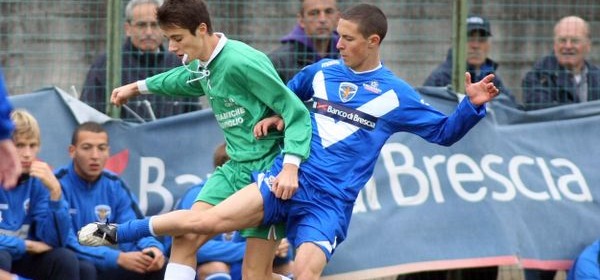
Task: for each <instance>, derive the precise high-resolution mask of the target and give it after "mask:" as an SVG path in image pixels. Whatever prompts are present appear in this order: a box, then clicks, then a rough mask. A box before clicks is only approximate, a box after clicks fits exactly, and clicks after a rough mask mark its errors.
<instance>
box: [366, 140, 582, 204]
mask: <svg viewBox="0 0 600 280" xmlns="http://www.w3.org/2000/svg"><path fill="white" fill-rule="evenodd" d="M394 156H395V157H396V158H397V159H398V156H400V158H401V159H400V160H397V162H400V164H398V163H396V162H395V161H394ZM381 157H382V159H383V165H384V167H385V171H386V172H387V173H388V175H389V179H390V188H391V192H392V196H393V198H394V201H395V202H396V204H397V205H401V206H411V205H420V204H422V203H424V202H425V201H426V200H427V199H428V198H429V192H430V191H431V192H432V194H433V199H434V201H435V202H437V203H443V202H444V201H445V199H444V193H443V191H442V188H441V184H440V177H439V176H440V175H442V174H443V173H442V174H438V171H437V170H438V169H437V168H436V167H442V168H441V169H442V170H443V169H444V168H443V167H444V166H443V165H444V164H445V171H446V174H443V175H445V176H446V178H447V179H448V182H450V186H451V188H452V190H453V191H454V192H455V193H456V194H457V195H458V197H460V198H461V199H463V200H465V201H468V202H478V201H481V200H483V199H485V198H486V196H491V198H492V199H493V200H497V201H511V200H513V199H515V197H516V196H517V194H520V195H523V196H525V197H526V198H528V199H532V200H539V201H544V200H550V199H552V200H561V199H563V198H565V199H569V200H572V201H575V202H590V201H592V195H591V192H590V189H589V186H588V184H587V182H586V180H585V178H584V176H583V174H582V173H581V170H580V169H579V168H578V167H577V165H575V164H574V163H573V162H571V161H570V160H568V159H565V158H555V159H552V160H550V161H549V163H550V164H549V165H548V162H547V161H546V160H545V159H544V158H541V157H535V158H532V157H528V156H523V155H517V156H514V157H512V158H510V160H508V163H507V166H505V167H506V169H507V171H508V172H507V173H508V174H507V175H504V174H502V173H501V172H498V171H497V170H498V168H499V167H502V166H503V164H504V158H502V157H501V156H498V155H494V154H487V155H484V156H483V157H482V158H481V160H480V162H479V163H477V162H476V161H475V160H474V159H473V158H471V157H469V156H468V155H465V154H453V155H450V156H445V155H433V156H431V157H423V159H422V160H423V166H424V167H425V168H424V169H425V171H423V170H421V169H419V168H418V167H417V166H416V165H415V159H414V155H413V153H412V151H411V150H410V149H409V148H408V147H407V146H405V145H402V144H400V143H388V144H386V145H384V146H383V149H382V150H381ZM524 170H528V171H529V172H531V171H532V170H533V171H538V172H539V174H540V177H541V178H543V180H544V182H545V189H544V190H541V191H540V190H539V189H540V187H537V186H536V188H535V189H536V191H534V190H532V189H531V186H527V185H526V184H525V183H524V182H523V180H522V179H521V172H523V171H524ZM553 170H556V172H552V171H553ZM558 171H560V172H558ZM407 177H408V178H409V179H410V180H414V181H415V183H416V184H415V186H416V187H417V191H416V193H415V194H411V195H406V194H405V193H404V191H403V190H404V189H403V187H402V185H401V183H400V178H403V179H406V178H407ZM488 179H491V180H492V181H495V182H497V183H499V187H498V188H494V189H491V188H489V187H488V186H485V185H483V183H484V182H485V181H486V180H488ZM371 181H372V180H370V181H369V182H371ZM477 183H482V185H480V186H478V187H477V188H476V189H473V185H474V184H475V185H476V184H477ZM372 184H373V186H370V190H367V192H368V193H372V192H373V189H375V188H376V186H375V183H374V182H372ZM466 184H467V185H469V186H470V188H465V185H466ZM367 185H368V186H369V184H367ZM375 193H376V192H375ZM360 196H362V194H360ZM359 198H360V199H359V200H357V201H358V202H359V203H357V206H358V207H359V208H357V210H355V211H357V212H362V211H367V209H366V207H365V206H364V203H365V202H364V201H363V200H362V198H361V197H359ZM371 199H372V200H373V201H377V198H376V197H374V198H371ZM367 203H369V201H367ZM377 203H378V202H377ZM369 206H371V205H370V204H369ZM379 207H380V206H379ZM371 209H372V210H375V208H373V207H371ZM377 209H378V208H377Z"/></svg>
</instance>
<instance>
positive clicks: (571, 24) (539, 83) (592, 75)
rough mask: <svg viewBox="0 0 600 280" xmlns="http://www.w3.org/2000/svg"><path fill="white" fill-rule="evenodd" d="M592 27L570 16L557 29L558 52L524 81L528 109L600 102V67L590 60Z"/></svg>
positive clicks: (542, 62) (538, 64)
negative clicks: (588, 57) (598, 100)
mask: <svg viewBox="0 0 600 280" xmlns="http://www.w3.org/2000/svg"><path fill="white" fill-rule="evenodd" d="M590 49H591V40H590V37H589V26H588V24H587V23H586V22H585V20H583V19H582V18H579V17H576V16H568V17H564V18H562V19H561V20H560V21H558V23H557V24H556V25H555V26H554V52H553V53H552V54H550V55H548V56H546V57H543V58H542V59H540V60H539V61H538V62H536V63H535V65H534V66H533V69H532V70H531V71H529V72H528V73H527V74H526V75H525V78H524V79H523V82H522V86H523V98H524V101H525V106H526V109H529V110H532V109H540V108H546V107H552V106H558V105H563V104H570V103H578V102H586V101H592V100H597V99H600V68H598V66H596V65H593V64H591V63H590V62H589V61H587V60H586V57H587V55H588V54H589V52H590Z"/></svg>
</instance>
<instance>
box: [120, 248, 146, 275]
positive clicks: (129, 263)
mask: <svg viewBox="0 0 600 280" xmlns="http://www.w3.org/2000/svg"><path fill="white" fill-rule="evenodd" d="M153 260H154V258H152V257H150V256H148V255H147V254H144V253H142V252H141V251H136V252H121V253H119V257H118V258H117V264H118V265H119V266H120V267H122V268H124V269H127V270H129V271H133V272H137V273H140V274H142V273H146V272H147V269H148V267H150V264H151V263H152V261H153Z"/></svg>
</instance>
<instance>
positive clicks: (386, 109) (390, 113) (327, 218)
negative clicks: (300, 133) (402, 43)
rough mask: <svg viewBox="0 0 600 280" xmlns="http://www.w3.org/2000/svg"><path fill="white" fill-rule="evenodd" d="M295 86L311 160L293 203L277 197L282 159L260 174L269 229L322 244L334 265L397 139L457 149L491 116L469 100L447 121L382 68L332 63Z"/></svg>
mask: <svg viewBox="0 0 600 280" xmlns="http://www.w3.org/2000/svg"><path fill="white" fill-rule="evenodd" d="M288 87H290V89H292V91H294V92H295V93H296V94H297V95H298V96H299V97H300V99H302V100H303V101H305V102H308V103H309V104H310V107H311V114H310V116H311V120H312V140H311V149H310V156H309V158H308V159H307V160H306V161H304V162H303V163H302V164H301V165H300V169H299V173H298V183H299V186H300V187H299V188H298V190H297V191H296V193H295V194H294V195H293V196H292V198H291V199H289V200H281V199H277V198H276V197H275V196H274V195H273V193H272V192H271V191H270V189H271V182H272V180H271V179H272V178H273V177H274V176H276V174H278V173H279V171H280V170H281V168H282V158H281V156H280V157H278V158H277V159H276V160H275V162H274V163H273V166H272V167H271V169H270V170H269V171H267V172H265V173H260V174H255V179H256V181H257V183H258V184H259V186H260V191H261V195H262V197H263V202H264V204H263V205H264V220H263V223H264V224H273V223H277V222H281V221H286V222H287V237H288V239H289V240H290V242H291V243H292V244H293V245H294V246H296V247H297V246H300V245H301V244H302V243H305V242H312V243H314V244H317V245H318V246H319V247H321V249H322V250H323V252H324V253H325V257H326V258H327V259H328V260H329V258H331V256H332V254H333V252H334V250H335V248H336V246H337V245H339V244H340V243H341V242H342V241H344V239H345V238H346V234H347V230H348V225H349V223H350V218H351V216H352V208H353V206H354V201H355V200H356V197H357V196H358V193H359V192H360V190H361V189H362V188H363V186H364V185H365V184H366V183H367V181H368V180H369V179H370V178H371V176H372V174H373V169H374V168H375V163H376V162H377V158H378V157H379V153H380V151H381V148H382V147H383V145H384V144H385V143H386V141H387V140H388V139H389V137H390V136H391V135H392V134H394V133H396V132H402V131H404V132H409V133H413V134H416V135H419V136H420V137H422V138H423V139H425V140H427V141H429V142H432V143H437V144H441V145H451V144H452V143H454V142H456V141H458V140H459V139H460V138H461V137H463V136H464V135H465V134H466V133H467V131H469V129H471V128H472V127H473V126H474V125H475V124H476V123H477V122H478V121H479V120H480V119H481V118H483V117H484V116H485V106H480V107H478V108H476V107H475V106H473V104H471V103H470V101H469V100H468V99H467V98H465V99H464V100H463V101H462V102H461V103H460V104H459V105H458V108H457V109H456V111H455V112H454V113H453V114H451V115H450V116H446V115H444V114H443V113H441V112H439V111H437V110H436V109H434V108H433V107H431V106H429V105H428V104H427V103H426V102H425V101H423V100H422V99H421V97H420V96H419V94H418V93H417V92H416V91H415V90H414V89H413V88H412V87H410V86H409V85H408V84H407V83H406V82H404V81H402V80H401V79H399V78H397V77H396V76H394V74H393V73H392V72H391V71H390V70H388V69H387V68H385V67H383V66H380V67H378V68H376V69H375V70H372V71H367V72H362V73H355V72H353V71H352V70H351V69H349V68H348V67H346V66H345V65H344V64H343V61H342V60H331V59H325V60H321V61H320V62H318V63H315V64H312V65H310V66H307V67H306V68H304V69H303V70H302V71H300V73H298V74H297V75H296V76H294V78H292V80H290V82H289V83H288ZM323 202H326V203H323Z"/></svg>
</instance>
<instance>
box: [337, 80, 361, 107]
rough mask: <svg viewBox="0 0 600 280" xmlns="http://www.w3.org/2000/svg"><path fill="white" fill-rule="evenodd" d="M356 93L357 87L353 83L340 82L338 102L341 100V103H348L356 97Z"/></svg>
mask: <svg viewBox="0 0 600 280" xmlns="http://www.w3.org/2000/svg"><path fill="white" fill-rule="evenodd" d="M357 91H358V86H357V85H355V84H353V83H349V82H342V83H340V87H339V90H338V94H339V95H340V100H342V102H344V103H346V102H348V101H350V100H351V99H352V98H353V97H354V96H355V95H356V92H357Z"/></svg>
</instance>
